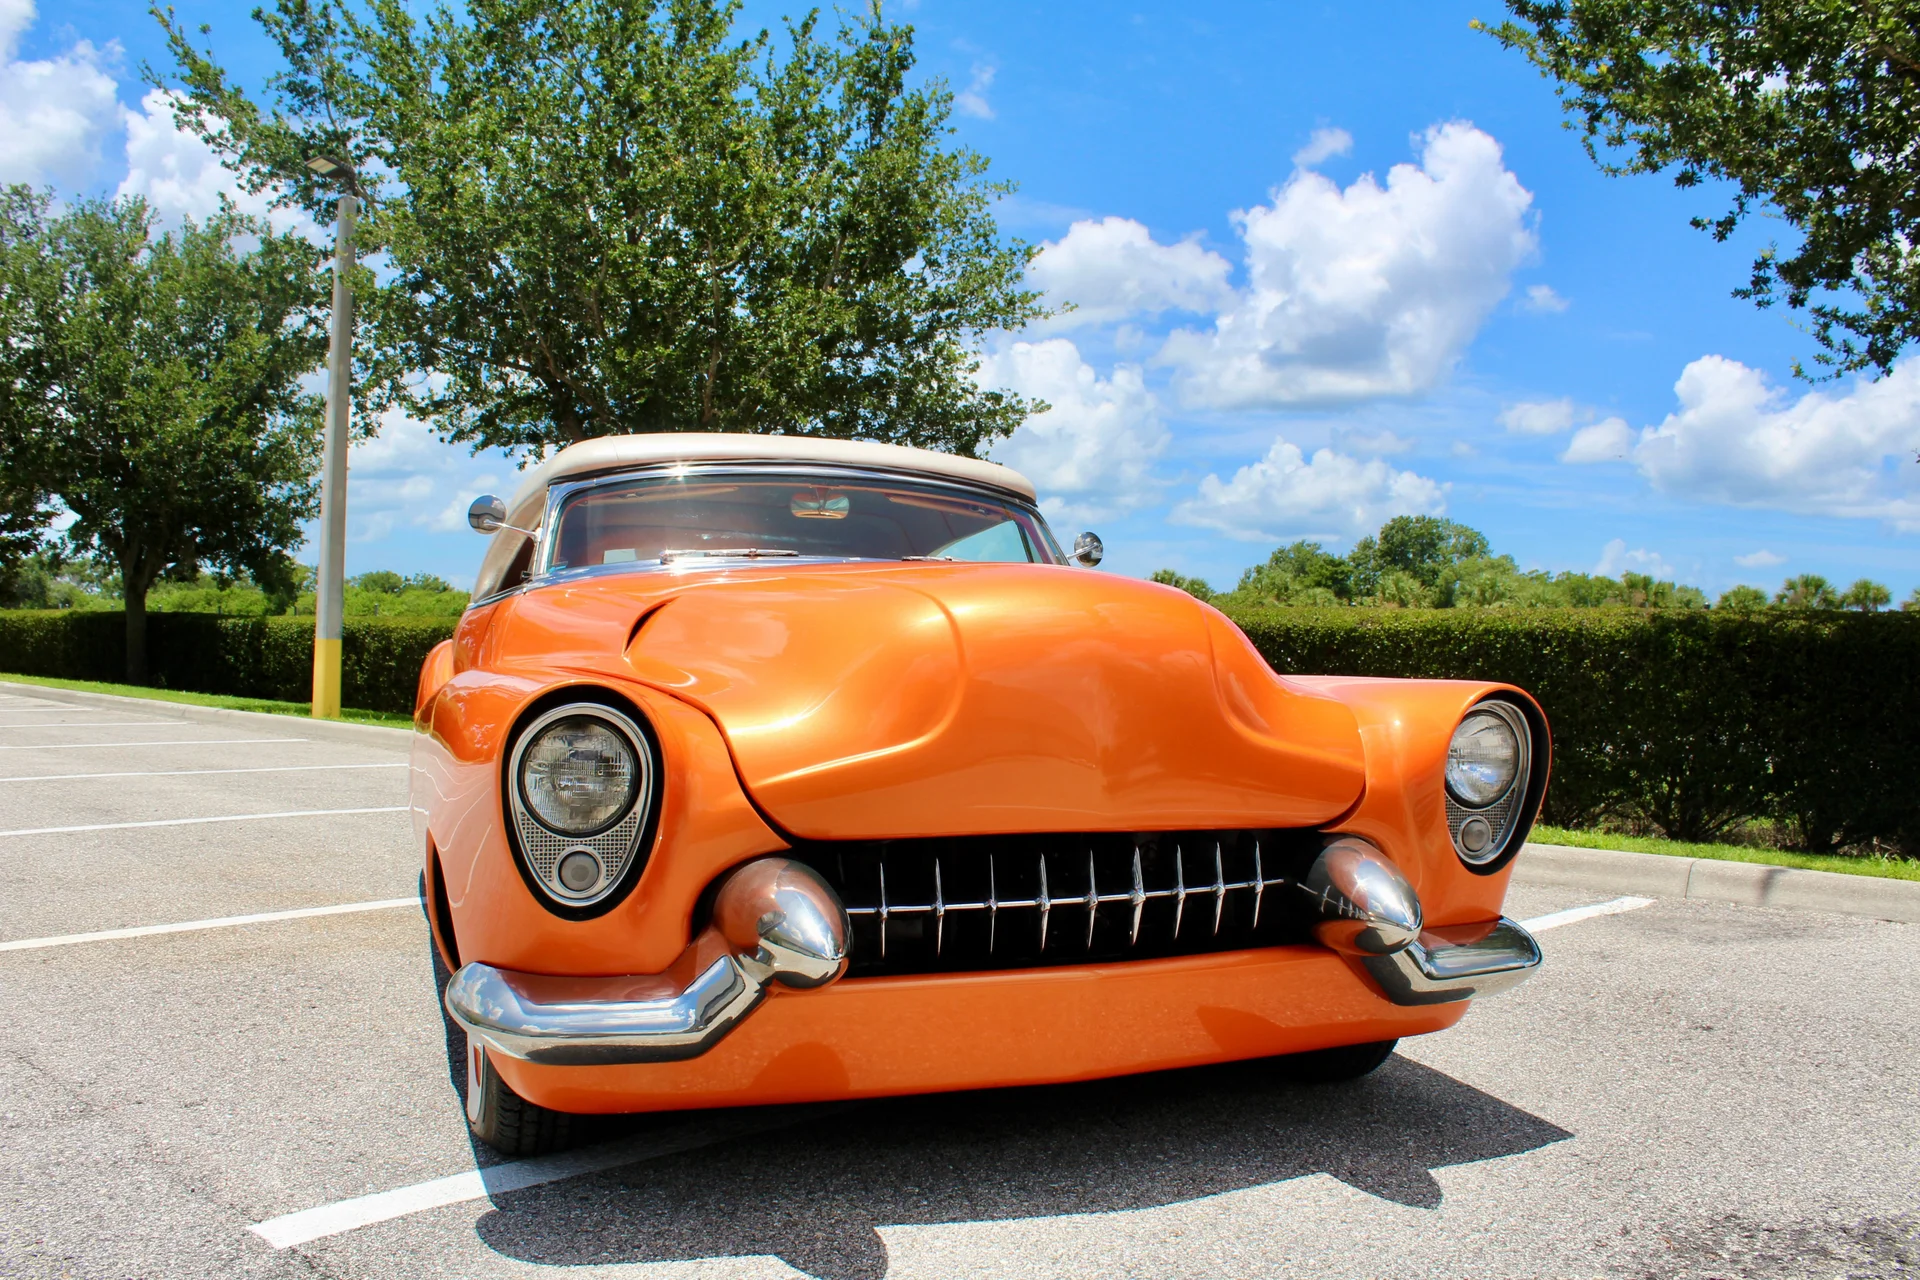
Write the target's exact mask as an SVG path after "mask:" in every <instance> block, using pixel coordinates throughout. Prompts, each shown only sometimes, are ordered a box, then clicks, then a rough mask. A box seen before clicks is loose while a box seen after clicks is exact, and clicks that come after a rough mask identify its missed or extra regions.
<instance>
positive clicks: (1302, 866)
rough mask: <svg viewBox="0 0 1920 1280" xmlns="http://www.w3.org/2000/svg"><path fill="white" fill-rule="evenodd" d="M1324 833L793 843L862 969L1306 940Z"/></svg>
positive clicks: (1012, 963)
mask: <svg viewBox="0 0 1920 1280" xmlns="http://www.w3.org/2000/svg"><path fill="white" fill-rule="evenodd" d="M1319 846H1320V837H1319V835H1318V833H1316V832H1310V831H1307V832H1303V831H1284V830H1281V831H1195V832H1152V833H1142V834H1128V833H1104V832H1103V833H1093V834H1065V835H1052V834H1048V835H1003V836H972V837H947V838H940V839H927V840H894V841H873V842H849V843H838V842H833V843H815V844H806V845H801V846H799V847H797V848H796V849H795V851H794V854H795V856H796V857H798V858H799V859H800V860H801V861H803V862H806V863H807V864H808V865H809V866H811V867H813V868H814V869H815V870H817V871H819V872H820V873H821V874H822V875H823V876H825V877H826V878H827V879H828V880H829V881H830V882H831V883H832V884H833V886H834V888H835V890H836V891H838V892H839V894H840V897H841V900H842V901H843V902H844V903H845V904H846V907H847V915H848V916H849V918H850V920H851V922H852V925H853V948H852V956H853V961H852V968H851V970H850V972H851V973H852V974H853V975H855V976H860V975H868V976H872V975H878V974H901V973H933V972H952V971H961V970H978V969H1006V968H1025V967H1029V966H1034V965H1055V964H1087V963H1095V962H1105V961H1113V960H1126V959H1145V958H1149V957H1160V956H1171V955H1191V954H1197V953H1201V952H1206V951H1221V950H1230V949H1235V948H1240V947H1251V946H1274V945H1279V944H1281V943H1286V942H1297V941H1305V940H1307V937H1308V935H1307V933H1306V930H1305V928H1304V926H1303V924H1302V923H1301V922H1300V919H1299V917H1298V913H1297V912H1296V911H1294V910H1292V909H1291V908H1292V903H1291V901H1290V898H1291V897H1292V896H1295V895H1294V894H1293V893H1292V892H1291V890H1292V887H1293V886H1294V885H1296V884H1297V883H1298V882H1299V880H1300V879H1301V878H1302V877H1304V875H1305V873H1306V869H1307V867H1308V865H1309V864H1310V863H1311V862H1312V859H1313V857H1314V855H1315V854H1316V853H1317V852H1318V851H1319Z"/></svg>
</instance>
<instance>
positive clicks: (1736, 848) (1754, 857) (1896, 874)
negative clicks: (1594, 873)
mask: <svg viewBox="0 0 1920 1280" xmlns="http://www.w3.org/2000/svg"><path fill="white" fill-rule="evenodd" d="M1528 839H1530V840H1531V841H1533V842H1534V843H1535V844H1570V845H1574V846H1575V847H1577V848H1581V849H1620V850H1624V851H1625V852H1628V853H1662V854H1667V855H1668V856H1670V857H1675V858H1714V859H1717V860H1719V861H1721V862H1758V863H1762V864H1764V865H1766V866H1770V867H1798V868H1800V869H1801V870H1803V871H1838V872H1841V873H1842V874H1845V875H1850V876H1880V877H1882V878H1884V879H1888V880H1920V859H1914V858H1888V857H1880V856H1878V855H1875V854H1863V855H1859V856H1849V855H1844V854H1826V853H1789V852H1787V851H1785V850H1781V849H1750V848H1748V847H1746V846H1744V845H1737V844H1690V843H1688V842H1687V841H1684V840H1661V839H1659V838H1658V837H1655V836H1622V835H1615V834H1614V833H1613V832H1611V831H1573V830H1569V829H1568V828H1566V827H1550V826H1547V825H1546V824H1545V823H1541V824H1539V825H1538V826H1536V827H1534V829H1533V834H1532V835H1531V836H1529V837H1528Z"/></svg>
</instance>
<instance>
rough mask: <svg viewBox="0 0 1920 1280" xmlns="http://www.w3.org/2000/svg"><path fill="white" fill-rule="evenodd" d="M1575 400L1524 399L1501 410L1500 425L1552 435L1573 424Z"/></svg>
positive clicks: (1511, 429)
mask: <svg viewBox="0 0 1920 1280" xmlns="http://www.w3.org/2000/svg"><path fill="white" fill-rule="evenodd" d="M1575 413H1576V411H1575V409H1574V407H1573V401H1571V400H1567V399H1560V400H1522V401H1521V402H1520V403H1518V404H1510V405H1508V406H1507V407H1506V408H1504V409H1502V410H1501V411H1500V425H1501V426H1503V427H1505V428H1506V429H1507V430H1509V431H1515V432H1518V433H1520V434H1521V435H1527V436H1550V435H1552V434H1553V433H1554V432H1556V431H1565V430H1566V429H1567V428H1568V427H1570V426H1572V425H1573V421H1574V416H1575Z"/></svg>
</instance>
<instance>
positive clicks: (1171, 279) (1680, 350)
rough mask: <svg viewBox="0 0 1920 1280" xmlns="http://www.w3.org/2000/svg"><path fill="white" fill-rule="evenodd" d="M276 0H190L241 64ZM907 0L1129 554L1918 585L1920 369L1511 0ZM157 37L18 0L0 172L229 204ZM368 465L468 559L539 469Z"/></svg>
mask: <svg viewBox="0 0 1920 1280" xmlns="http://www.w3.org/2000/svg"><path fill="white" fill-rule="evenodd" d="M249 7H250V6H249V5H248V4H232V3H218V4H194V3H185V4H180V5H178V6H177V8H178V11H179V13H180V15H181V16H182V17H183V18H184V19H186V20H187V21H189V22H195V23H198V22H207V23H210V24H212V27H213V35H212V40H213V43H214V45H215V47H216V48H217V49H218V50H220V51H221V52H222V54H223V55H225V56H227V57H228V58H229V60H230V65H231V66H232V67H233V68H234V69H235V70H236V71H237V72H238V73H239V74H240V75H241V77H242V78H243V79H253V78H257V77H258V76H259V75H260V74H262V73H263V72H264V71H265V70H266V69H267V64H266V62H265V60H264V59H265V54H266V51H265V49H264V48H263V46H262V44H261V42H260V41H259V39H258V37H257V36H256V35H255V33H254V31H253V29H252V24H251V23H250V21H249V20H248V19H247V16H246V14H247V10H248V8H249ZM786 11H787V10H784V9H782V8H781V7H779V6H775V5H762V4H755V5H754V6H753V7H752V8H751V9H750V11H749V18H750V19H751V21H752V22H753V23H755V24H756V25H757V24H760V23H766V22H771V21H774V20H776V19H777V18H778V16H779V15H780V14H781V13H782V12H786ZM895 12H896V15H897V16H901V17H904V18H905V19H907V20H909V21H911V22H913V23H914V24H915V26H916V27H917V29H918V33H919V49H920V53H921V57H922V60H923V61H922V66H923V68H924V70H925V72H926V73H927V74H929V75H937V76H941V77H944V78H945V79H946V80H947V81H948V82H949V83H950V84H951V85H952V86H953V88H954V89H955V91H956V92H957V93H958V94H959V99H958V103H959V110H958V111H957V112H956V115H955V125H956V127H957V130H958V133H959V136H960V137H961V139H963V140H964V141H965V142H967V143H968V144H970V145H972V146H974V147H976V148H978V149H979V150H981V151H982V152H984V153H985V154H987V155H988V156H989V157H990V158H991V159H992V161H993V164H994V174H995V175H996V176H998V177H1002V178H1007V179H1011V180H1013V181H1015V182H1017V183H1018V184H1019V185H1020V191H1019V194H1018V195H1017V196H1016V197H1014V198H1013V199H1012V200H1010V201H1008V202H1006V203H1005V204H1004V205H1003V206H1002V207H1001V210H1000V217H1001V221H1002V225H1003V226H1004V227H1005V229H1006V230H1007V231H1008V232H1010V233H1011V234H1016V235H1019V236H1022V237H1024V238H1026V239H1028V240H1031V241H1033V242H1035V243H1044V244H1046V245H1047V249H1046V252H1045V253H1044V254H1043V255H1042V257H1041V258H1040V259H1039V261H1038V262H1037V263H1036V266H1035V271H1034V281H1035V283H1036V285H1038V286H1040V287H1044V288H1045V289H1047V290H1048V293H1049V296H1050V297H1051V298H1055V299H1058V300H1062V301H1073V302H1075V303H1077V304H1078V309H1077V310H1076V311H1075V312H1073V313H1072V314H1070V315H1069V316H1066V317H1063V318H1061V319H1059V320H1056V321H1054V322H1051V323H1049V324H1046V325H1043V326H1038V327H1036V329H1035V330H1033V331H1030V332H1026V333H1022V334H999V335H992V336H991V337H989V338H988V339H987V341H986V344H985V350H984V357H985V368H984V370H983V372H984V374H985V375H986V376H988V377H990V378H992V379H993V380H994V381H995V382H996V383H998V384H1000V385H1010V386H1014V387H1016V388H1018V389H1020V390H1022V391H1026V392H1028V393H1030V394H1034V395H1038V396H1041V397H1043V398H1045V399H1046V400H1048V401H1049V402H1050V403H1052V404H1053V405H1054V406H1055V408H1054V409H1053V410H1052V412H1050V413H1048V414H1046V415H1043V416H1041V417H1039V418H1037V419H1035V420H1034V421H1032V422H1031V423H1029V424H1028V425H1027V426H1026V427H1024V428H1023V429H1022V431H1021V432H1020V433H1019V434H1017V435H1016V436H1015V437H1014V438H1013V439H1011V440H1009V441H1007V442H1005V443H1004V444H1002V445H1000V446H999V447H998V448H997V449H996V451H995V456H996V457H998V458H1000V459H1001V460H1003V461H1007V462H1010V463H1012V464H1014V465H1017V466H1020V467H1021V468H1022V469H1023V470H1026V471H1027V472H1028V473H1029V474H1030V475H1032V476H1033V478H1034V479H1035V481H1036V482H1037V483H1038V484H1039V486H1040V488H1041V491H1042V493H1043V495H1045V505H1046V508H1047V510H1048V512H1049V515H1050V517H1051V518H1052V519H1053V521H1054V523H1055V525H1056V527H1057V528H1058V529H1059V531H1060V532H1062V533H1063V534H1065V535H1067V536H1069V537H1070V536H1071V534H1072V533H1073V532H1075V531H1076V530H1077V529H1078V528H1080V527H1091V528H1094V529H1097V530H1098V531H1099V532H1100V533H1101V534H1102V536H1103V537H1104V538H1105V539H1106V543H1107V546H1108V549H1109V559H1108V566H1109V567H1110V568H1112V569H1114V570H1117V571H1119V572H1124V573H1134V574H1145V573H1147V572H1150V571H1151V570H1153V569H1155V568H1159V567H1162V566H1169V567H1174V568H1178V569H1180V570H1181V571H1182V572H1186V573H1192V574H1198V575H1201V576H1204V577H1207V578H1209V579H1210V580H1212V581H1213V582H1214V584H1215V585H1216V586H1223V585H1229V584H1230V583H1231V582H1232V581H1233V579H1234V578H1235V577H1236V575H1237V573H1238V571H1239V570H1240V569H1241V568H1242V567H1244V566H1245V565H1247V564H1250V563H1252V562H1254V561H1255V560H1257V559H1260V558H1263V557H1264V556H1265V554H1266V553H1267V551H1268V550H1270V549H1271V548H1272V547H1273V546H1274V545H1275V544H1276V542H1279V541H1286V540H1291V539H1293V538H1296V537H1316V538H1320V539H1322V540H1324V541H1326V542H1327V543H1328V544H1329V545H1330V546H1332V547H1334V548H1335V549H1344V548H1345V547H1347V546H1349V545H1351V542H1352V539H1353V538H1354V537H1356V536H1358V535H1359V534H1361V533H1365V532H1367V531H1369V530H1371V529H1372V528H1374V527H1376V526H1377V525H1378V524H1379V523H1380V521H1381V520H1383V519H1384V518H1386V517H1387V516H1389V515H1392V514H1397V513H1401V512H1433V513H1441V514H1445V515H1447V516H1449V517H1451V518H1453V519H1456V520H1461V521H1464V522H1466V523H1468V524H1471V525H1473V526H1475V527H1477V528H1480V529H1482V530H1484V531H1485V532H1486V533H1487V534H1488V535H1489V536H1490V537H1491V538H1492V540H1493V543H1494V546H1495V548H1496V549H1497V550H1500V551H1505V552H1508V553H1510V554H1512V555H1513V556H1514V557H1515V558H1516V559H1517V560H1518V561H1519V562H1520V563H1521V564H1522V566H1523V567H1529V568H1545V569H1554V570H1559V569H1579V570H1588V571H1591V570H1596V569H1598V570H1600V571H1603V572H1614V573H1617V572H1619V571H1620V570H1621V569H1625V568H1634V569H1643V570H1652V571H1654V572H1657V573H1660V574H1662V575H1670V576H1678V577H1679V578H1680V579H1681V580H1683V581H1688V582H1693V583H1696V584H1698V585H1701V586H1703V587H1706V588H1707V589H1709V590H1710V591H1719V590H1722V589H1724V588H1726V587H1728V586H1731V585H1733V584H1734V583H1736V582H1751V583H1755V584H1757V585H1762V586H1768V587H1771V586H1774V585H1777V584H1778V582H1779V581H1780V580H1781V579H1782V578H1783V577H1784V576H1786V575H1788V574H1791V573H1801V572H1814V573H1821V574H1824V575H1826V576H1827V577H1829V578H1831V579H1835V580H1837V581H1839V582H1841V583H1843V584H1844V583H1846V582H1849V581H1851V580H1852V579H1853V578H1855V577H1859V576H1867V577H1872V578H1875V579H1878V580H1880V581H1882V582H1885V583H1887V584H1888V585H1889V586H1891V587H1893V589H1894V591H1895V594H1896V598H1900V597H1904V596H1905V595H1906V594H1907V593H1908V592H1909V591H1910V590H1912V589H1913V588H1914V587H1915V586H1916V585H1917V584H1920V558H1916V554H1915V553H1916V550H1917V549H1920V466H1916V465H1915V462H1914V455H1915V450H1916V449H1920V365H1915V366H1914V367H1911V368H1909V367H1906V366H1902V367H1900V368H1898V369H1896V372H1895V373H1894V374H1893V375H1892V376H1890V377H1889V378H1887V379H1885V380H1883V381H1881V382H1880V383H1878V384H1874V385H1870V386H1869V385H1864V384H1860V383H1857V382H1855V381H1853V380H1844V381H1841V382H1836V383H1822V384H1818V385H1809V384H1806V383H1804V382H1797V381H1796V380H1795V379H1794V378H1793V377H1792V375H1791V368H1790V366H1791V363H1792V361H1793V360H1794V359H1795V358H1796V357H1799V358H1802V359H1807V358H1809V357H1810V356H1811V354H1812V353H1813V350H1814V347H1813V344H1812V342H1811V340H1810V339H1809V338H1808V337H1807V336H1806V335H1805V334H1804V333H1803V332H1802V331H1800V330H1799V329H1798V328H1796V326H1795V320H1794V317H1793V316H1792V315H1791V314H1789V313H1785V312H1781V311H1770V312H1762V311H1758V310H1756V309H1754V308H1753V307H1752V306H1751V305H1749V304H1747V303H1745V302H1741V301H1739V300H1736V299H1734V298H1732V297H1731V296H1730V291H1731V290H1732V289H1733V288H1735V287H1737V286H1738V285H1739V284H1741V283H1742V282H1743V281H1744V279H1745V277H1746V274H1747V270H1748V264H1749V262H1750V259H1751V257H1752V254H1753V252H1754V251H1755V249H1756V248H1758V247H1760V246H1761V245H1763V244H1765V243H1766V242H1767V240H1768V239H1769V238H1771V237H1774V236H1778V235H1786V234H1788V233H1787V230H1786V229H1785V228H1784V227H1781V226H1780V225H1779V224H1778V223H1767V222H1756V223H1754V224H1753V225H1752V226H1750V227H1749V228H1748V229H1745V230H1743V232H1742V233H1741V235H1740V236H1739V237H1737V238H1736V240H1735V241H1734V242H1733V243H1730V244H1726V245H1718V244H1715V243H1714V242H1713V241H1712V240H1711V239H1710V238H1709V237H1707V236H1706V235H1704V234H1703V233H1701V232H1698V231H1695V230H1693V229H1691V228H1690V227H1689V226H1688V225H1687V219H1688V217H1689V216H1691V215H1694V214H1701V213H1704V214H1717V213H1718V212H1720V211H1721V209H1722V202H1721V199H1720V197H1719V196H1717V195H1716V194H1715V193H1713V192H1711V191H1704V192H1703V191H1694V192H1680V191H1676V190H1675V189H1674V188H1673V186H1672V185H1671V183H1670V182H1669V181H1668V180H1667V179H1665V178H1664V177H1651V178H1644V177H1643V178H1631V179H1621V178H1608V177H1606V176H1604V175H1602V174H1601V173H1600V172H1599V171H1598V170H1597V169H1596V168H1595V167H1594V165H1593V164H1592V163H1591V162H1590V161H1589V160H1588V159H1587V157H1586V155H1585V153H1584V152H1583V150H1582V149H1581V146H1580V142H1579V138H1578V136H1577V135H1576V134H1574V133H1573V132H1570V131H1568V130H1566V129H1564V128H1563V127H1562V125H1561V115H1560V112H1559V110H1558V108H1557V104H1556V102H1555V99H1554V97H1553V94H1552V91H1551V88H1550V86H1549V85H1548V84H1547V83H1546V82H1544V81H1542V80H1541V79H1540V78H1539V76H1538V75H1536V74H1535V73H1534V72H1533V70H1532V69H1531V68H1530V67H1529V66H1528V65H1527V64H1526V63H1525V61H1524V60H1523V59H1521V58H1520V57H1519V56H1518V55H1515V54H1511V53H1508V52H1506V51H1504V50H1502V49H1500V47H1499V46H1498V45H1496V44H1495V43H1494V42H1493V41H1492V40H1491V39H1490V38H1488V37H1486V36H1484V35H1481V34H1479V33H1476V32H1474V31H1472V30H1471V29H1470V28H1469V26H1468V24H1469V21H1470V20H1471V19H1473V18H1476V17H1479V18H1485V19H1488V20H1496V19H1497V18H1498V17H1499V16H1500V10H1499V9H1498V7H1497V6H1495V5H1493V4H1478V3H1476V4H1470V5H1464V6H1463V5H1454V4H1445V3H1423V4H1405V5H1385V4H1383V5H1370V6H1369V5H1339V6H1332V5H1329V6H1321V7H1307V6H1293V5H1287V6H1276V5H1233V4H1220V3H1214V4H1209V5H1204V6H1199V5H1156V6H1138V7H1136V8H1132V9H1128V8H1123V7H1110V6H1101V5H1084V4H1072V3H1053V4H1047V5H1026V4H1018V5H1016V4H1008V3H993V2H990V0H989V2H985V3H983V2H980V0H970V2H969V3H965V4H960V3H948V2H947V0H920V3H918V4H916V5H912V6H909V7H908V8H907V9H906V10H905V11H904V12H900V11H895ZM164 59H165V51H164V49H163V48H162V47H161V46H160V43H159V41H158V39H157V37H156V33H155V29H154V25H153V22H152V19H151V18H150V17H148V16H147V14H146V12H145V8H144V6H143V5H140V4H133V3H124V2H122V0H69V3H66V4H64V5H62V6H60V7H59V8H57V9H54V8H51V7H49V8H47V9H46V10H45V11H44V12H41V13H38V14H36V13H34V12H33V10H32V7H31V5H30V3H28V0H0V180H7V181H17V180H28V181H36V182H52V183H54V184H56V185H57V186H58V187H59V188H60V189H61V190H64V191H74V190H92V191H102V192H111V191H114V190H119V189H126V190H138V191H141V192H143V193H145V194H147V195H149V196H150V197H151V198H153V199H154V200H155V201H156V203H158V204H160V205H161V206H162V207H163V208H167V209H176V210H180V211H186V212H196V213H197V212H201V211H203V210H204V209H205V208H208V207H210V206H211V202H212V200H213V199H214V193H215V192H216V191H217V190H218V189H219V187H220V185H221V183H222V181H223V179H222V175H221V173H220V171H218V169H217V168H215V167H212V166H210V165H209V164H208V163H207V160H206V157H205V155H204V153H203V152H201V151H199V150H198V149H197V146H196V144H193V143H191V141H190V140H187V139H184V138H182V137H180V136H179V135H178V134H177V133H176V132H175V131H174V130H173V128H172V126H171V121H170V119H169V117H168V113H167V112H166V110H165V104H164V103H163V102H161V101H160V100H158V99H156V98H153V97H149V96H147V93H146V89H145V87H144V86H143V85H142V83H141V82H140V77H139V73H138V72H139V67H140V65H141V64H142V63H143V62H147V61H152V62H156V63H164ZM352 476H353V478H352V482H351V497H350V501H349V507H350V528H351V543H350V546H349V551H348V557H349V563H348V570H349V572H360V571H363V570H365V569H371V568H394V569H399V570H401V571H406V572H412V571H417V570H431V571H434V572H438V573H441V574H443V575H445V576H447V577H449V578H452V579H454V580H456V581H460V582H465V581H470V580H471V575H472V571H473V566H474V565H475V563H476V562H477V559H478V554H479V551H480V546H479V541H478V539H477V538H474V537H473V535H471V534H470V533H467V532H466V531H465V529H464V526H463V522H462V521H461V520H460V518H459V516H460V511H461V510H462V509H464V506H465V503H466V501H467V500H468V499H469V498H470V497H471V496H472V495H473V494H474V493H477V492H479V491H480V490H481V489H482V488H487V487H500V488H510V487H511V485H512V483H513V463H512V462H511V461H509V460H506V459H502V458H499V457H495V456H484V455H483V456H481V457H478V458H474V457H469V456H468V455H467V454H466V453H465V452H464V451H463V450H457V449H452V448H449V447H447V446H445V445H441V444H439V443H438V442H437V441H435V440H433V439H432V437H431V435H430V433H429V432H427V431H426V430H425V429H424V428H423V427H421V426H420V425H419V424H409V423H406V422H401V421H393V422H389V423H387V424H385V426H384V429H383V431H382V434H381V437H380V439H379V440H377V441H375V442H374V443H372V444H369V445H366V446H363V447H361V448H359V449H357V450H356V451H355V455H354V458H353V473H352Z"/></svg>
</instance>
